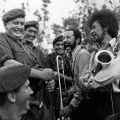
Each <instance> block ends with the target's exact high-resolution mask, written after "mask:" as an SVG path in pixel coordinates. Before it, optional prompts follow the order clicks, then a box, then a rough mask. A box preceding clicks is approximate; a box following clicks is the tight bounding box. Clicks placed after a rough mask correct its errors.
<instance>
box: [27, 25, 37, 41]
mask: <svg viewBox="0 0 120 120" xmlns="http://www.w3.org/2000/svg"><path fill="white" fill-rule="evenodd" d="M37 31H38V30H37V29H36V28H35V27H32V26H30V27H28V28H27V29H26V30H25V38H27V39H29V40H30V41H31V42H32V41H33V40H34V39H35V38H36V36H37Z"/></svg>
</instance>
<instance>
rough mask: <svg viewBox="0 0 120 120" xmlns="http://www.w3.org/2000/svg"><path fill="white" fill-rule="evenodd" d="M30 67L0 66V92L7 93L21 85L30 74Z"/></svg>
mask: <svg viewBox="0 0 120 120" xmlns="http://www.w3.org/2000/svg"><path fill="white" fill-rule="evenodd" d="M30 71H31V69H30V67H28V66H26V65H14V66H13V65H12V66H5V67H2V68H0V93H7V92H10V91H12V90H15V89H17V88H19V87H20V86H22V85H23V84H24V83H25V82H26V80H27V79H28V77H29V76H30Z"/></svg>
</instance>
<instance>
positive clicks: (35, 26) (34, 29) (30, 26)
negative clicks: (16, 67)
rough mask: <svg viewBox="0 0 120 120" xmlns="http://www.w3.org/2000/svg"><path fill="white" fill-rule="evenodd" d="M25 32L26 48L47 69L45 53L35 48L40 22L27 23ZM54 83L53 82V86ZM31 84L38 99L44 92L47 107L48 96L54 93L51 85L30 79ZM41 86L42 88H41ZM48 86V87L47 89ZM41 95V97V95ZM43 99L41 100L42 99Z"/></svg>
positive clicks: (43, 98)
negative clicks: (34, 42)
mask: <svg viewBox="0 0 120 120" xmlns="http://www.w3.org/2000/svg"><path fill="white" fill-rule="evenodd" d="M24 28H25V31H24V43H23V44H24V47H25V48H26V49H27V50H28V51H30V53H31V54H32V55H33V56H34V57H35V58H36V59H37V61H38V63H39V66H41V68H44V67H45V57H44V54H43V52H42V51H41V50H40V48H38V47H36V46H34V44H33V41H34V40H35V39H38V32H39V23H38V21H27V22H25V25H24ZM53 82H54V81H53V80H51V84H52V83H53ZM30 83H31V88H32V89H33V90H34V91H35V92H36V93H37V95H38V97H39V96H40V97H41V94H40V93H41V92H40V91H41V90H42V91H43V94H44V95H43V96H42V100H43V102H44V103H45V104H46V105H47V103H46V99H47V100H48V96H49V92H50V91H52V89H51V87H49V86H51V84H50V83H49V84H47V83H45V84H44V83H43V81H39V83H38V82H36V81H33V80H31V79H30ZM39 86H41V88H40V87H39ZM46 86H47V87H46ZM44 88H47V89H44ZM39 94H40V95H39ZM40 99H41V98H40Z"/></svg>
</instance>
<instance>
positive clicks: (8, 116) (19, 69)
mask: <svg viewBox="0 0 120 120" xmlns="http://www.w3.org/2000/svg"><path fill="white" fill-rule="evenodd" d="M30 71H31V69H30V67H28V66H25V65H14V66H8V67H6V66H5V67H2V68H0V120H20V119H21V116H22V115H23V114H27V111H29V110H30V104H29V102H30V95H31V94H32V93H33V91H32V89H31V88H30V86H29V80H28V77H29V76H30Z"/></svg>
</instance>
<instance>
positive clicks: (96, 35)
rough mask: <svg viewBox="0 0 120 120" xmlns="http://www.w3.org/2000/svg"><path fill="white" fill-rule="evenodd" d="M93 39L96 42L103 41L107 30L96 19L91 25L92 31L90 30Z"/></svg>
mask: <svg viewBox="0 0 120 120" xmlns="http://www.w3.org/2000/svg"><path fill="white" fill-rule="evenodd" d="M90 34H91V36H92V39H93V40H94V41H95V42H100V43H101V42H102V41H103V39H104V36H105V30H104V29H103V28H102V27H101V25H100V24H99V22H97V21H95V22H93V24H92V27H91V32H90Z"/></svg>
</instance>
